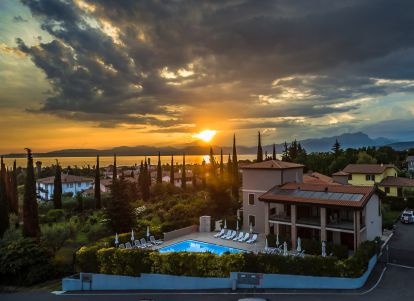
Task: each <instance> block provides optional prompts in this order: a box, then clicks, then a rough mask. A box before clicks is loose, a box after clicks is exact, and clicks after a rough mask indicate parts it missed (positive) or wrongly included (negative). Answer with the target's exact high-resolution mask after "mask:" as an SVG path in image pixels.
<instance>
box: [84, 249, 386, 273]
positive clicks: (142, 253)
mask: <svg viewBox="0 0 414 301" xmlns="http://www.w3.org/2000/svg"><path fill="white" fill-rule="evenodd" d="M378 250H379V243H378V242H375V241H371V242H368V241H367V242H364V243H362V244H361V245H360V247H359V249H358V251H357V252H356V253H355V254H354V256H352V257H349V258H348V259H345V260H340V259H338V258H337V257H334V256H328V257H322V256H305V257H292V256H281V255H273V254H262V253H259V254H253V253H225V254H223V255H221V256H219V255H216V254H212V253H191V252H172V253H159V252H157V251H150V250H141V249H118V248H101V249H99V248H98V247H97V246H92V247H83V248H81V249H80V250H79V251H78V252H77V256H76V263H77V267H78V268H79V269H80V271H83V272H95V273H104V274H116V275H129V276H138V275H140V274H141V273H157V274H168V275H181V276H194V277H228V276H229V273H230V272H255V273H271V274H292V275H313V276H332V277H334V276H336V277H359V276H361V275H362V274H363V273H364V271H365V270H366V268H367V266H368V262H369V260H370V259H371V258H372V256H373V255H375V254H376V253H377V252H378Z"/></svg>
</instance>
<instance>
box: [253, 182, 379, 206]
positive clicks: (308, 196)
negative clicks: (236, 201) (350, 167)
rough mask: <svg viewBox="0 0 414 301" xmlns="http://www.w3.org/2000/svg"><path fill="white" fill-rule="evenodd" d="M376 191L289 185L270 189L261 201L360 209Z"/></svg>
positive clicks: (361, 187)
mask: <svg viewBox="0 0 414 301" xmlns="http://www.w3.org/2000/svg"><path fill="white" fill-rule="evenodd" d="M375 191H376V188H374V187H372V186H353V185H326V184H324V185H322V184H309V183H287V184H284V185H282V186H276V187H274V188H272V189H270V190H269V191H268V192H266V193H264V194H263V195H261V196H260V197H259V200H261V201H265V202H275V203H297V204H319V205H328V206H345V207H354V208H360V207H363V206H364V205H365V203H366V202H367V201H368V200H369V199H370V197H371V196H372V194H373V193H374V192H375Z"/></svg>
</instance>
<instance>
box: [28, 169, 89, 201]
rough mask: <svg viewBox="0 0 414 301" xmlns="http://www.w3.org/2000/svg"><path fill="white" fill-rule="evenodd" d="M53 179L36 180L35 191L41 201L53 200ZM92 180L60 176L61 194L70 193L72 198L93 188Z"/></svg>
mask: <svg viewBox="0 0 414 301" xmlns="http://www.w3.org/2000/svg"><path fill="white" fill-rule="evenodd" d="M54 180H55V177H54V176H53V177H47V178H43V179H39V180H37V183H36V184H37V191H38V194H39V196H40V198H41V199H42V200H51V199H52V198H53V190H54ZM93 182H94V180H93V179H92V178H87V177H81V176H74V175H67V174H62V193H69V192H72V193H73V196H75V195H76V193H78V192H82V191H84V190H86V189H89V188H91V187H92V186H93Z"/></svg>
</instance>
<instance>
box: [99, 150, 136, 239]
mask: <svg viewBox="0 0 414 301" xmlns="http://www.w3.org/2000/svg"><path fill="white" fill-rule="evenodd" d="M116 175H117V173H116V156H114V168H113V171H112V176H113V179H112V187H111V197H110V199H109V202H108V205H107V207H106V210H105V212H106V216H107V218H108V219H109V222H110V225H111V228H112V230H113V231H114V232H118V233H119V232H126V231H130V230H131V228H132V227H133V224H134V216H133V210H132V207H131V205H130V203H129V200H128V191H127V185H126V182H125V180H124V178H123V177H121V178H120V179H117V177H116Z"/></svg>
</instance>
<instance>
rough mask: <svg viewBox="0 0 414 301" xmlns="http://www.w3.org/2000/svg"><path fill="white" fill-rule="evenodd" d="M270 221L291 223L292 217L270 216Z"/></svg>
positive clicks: (285, 215) (283, 215) (282, 215)
mask: <svg viewBox="0 0 414 301" xmlns="http://www.w3.org/2000/svg"><path fill="white" fill-rule="evenodd" d="M269 220H270V221H275V222H284V223H290V221H291V217H290V215H287V214H280V213H279V214H272V215H270V216H269Z"/></svg>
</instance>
